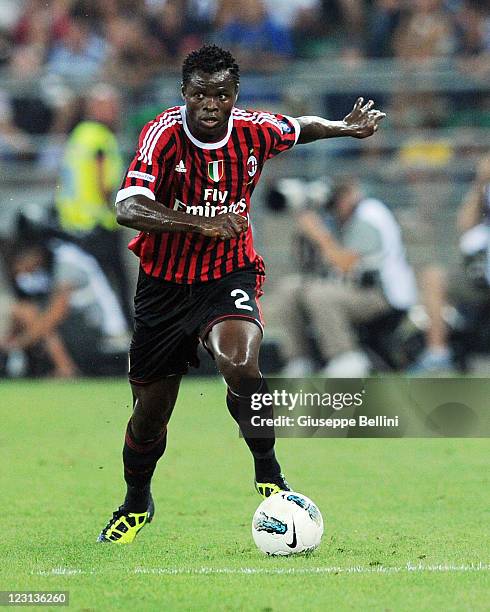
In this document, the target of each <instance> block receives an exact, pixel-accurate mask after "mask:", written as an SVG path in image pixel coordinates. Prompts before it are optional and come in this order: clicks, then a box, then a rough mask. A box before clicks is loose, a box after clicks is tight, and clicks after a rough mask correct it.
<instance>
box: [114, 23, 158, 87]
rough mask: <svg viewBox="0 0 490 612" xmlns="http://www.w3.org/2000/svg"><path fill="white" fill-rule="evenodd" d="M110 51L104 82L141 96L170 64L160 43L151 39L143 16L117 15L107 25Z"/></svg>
mask: <svg viewBox="0 0 490 612" xmlns="http://www.w3.org/2000/svg"><path fill="white" fill-rule="evenodd" d="M106 35H107V41H108V44H109V52H108V54H107V57H106V61H105V63H104V66H103V71H102V75H103V77H104V78H105V80H107V81H110V82H111V83H112V84H114V85H117V86H119V87H121V88H124V89H125V90H129V92H130V93H132V94H133V95H136V96H138V95H140V94H141V93H142V92H143V91H144V89H145V87H146V86H147V85H148V83H149V80H150V79H151V78H152V77H154V76H156V75H157V74H158V73H159V71H160V70H161V69H162V66H165V63H166V62H167V61H168V56H167V55H166V51H165V49H163V47H162V46H161V43H159V42H158V41H155V40H154V39H152V38H151V37H150V34H149V32H148V28H147V26H146V24H145V21H144V19H143V17H142V16H140V15H126V14H122V15H118V16H117V17H115V18H113V19H111V20H110V21H109V22H108V23H107V24H106Z"/></svg>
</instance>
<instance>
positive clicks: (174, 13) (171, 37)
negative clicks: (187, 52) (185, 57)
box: [147, 0, 185, 66]
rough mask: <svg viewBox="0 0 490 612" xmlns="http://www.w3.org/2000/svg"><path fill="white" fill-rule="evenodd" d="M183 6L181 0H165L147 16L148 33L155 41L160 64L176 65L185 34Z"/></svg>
mask: <svg viewBox="0 0 490 612" xmlns="http://www.w3.org/2000/svg"><path fill="white" fill-rule="evenodd" d="M184 11H185V6H184V3H183V2H182V1H181V0H167V2H165V4H164V5H163V7H161V8H160V10H159V11H158V12H156V13H155V14H154V15H152V16H151V17H148V18H147V28H148V32H149V34H150V35H151V36H152V37H153V38H154V39H155V41H157V43H158V45H159V47H160V49H159V53H160V54H161V55H162V64H165V63H171V64H174V65H175V66H176V65H177V60H179V59H180V51H181V48H182V46H183V38H184V35H185V14H184Z"/></svg>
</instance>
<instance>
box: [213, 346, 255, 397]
mask: <svg viewBox="0 0 490 612" xmlns="http://www.w3.org/2000/svg"><path fill="white" fill-rule="evenodd" d="M216 364H217V366H218V370H219V371H220V373H221V375H222V376H223V378H224V379H225V381H226V384H227V385H228V386H229V387H230V388H231V389H232V390H233V391H235V392H237V393H240V391H241V390H242V391H243V387H244V385H247V383H248V382H251V381H254V380H258V379H259V378H260V371H259V367H258V364H257V362H256V360H255V359H250V358H249V357H245V356H243V357H241V356H240V355H234V356H230V355H220V356H219V357H217V358H216Z"/></svg>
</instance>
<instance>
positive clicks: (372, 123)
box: [344, 98, 386, 138]
mask: <svg viewBox="0 0 490 612" xmlns="http://www.w3.org/2000/svg"><path fill="white" fill-rule="evenodd" d="M373 106H374V102H373V101H372V100H369V101H368V102H367V103H366V104H364V98H357V101H356V103H355V104H354V108H353V109H352V110H351V112H350V113H349V114H348V115H346V116H345V117H344V124H345V125H346V126H347V127H348V128H349V133H350V136H353V137H354V138H367V137H368V136H372V135H373V134H374V133H375V132H376V131H377V129H378V127H379V122H380V121H381V120H382V119H384V118H385V117H386V114H385V113H382V112H381V111H379V110H377V109H375V108H373Z"/></svg>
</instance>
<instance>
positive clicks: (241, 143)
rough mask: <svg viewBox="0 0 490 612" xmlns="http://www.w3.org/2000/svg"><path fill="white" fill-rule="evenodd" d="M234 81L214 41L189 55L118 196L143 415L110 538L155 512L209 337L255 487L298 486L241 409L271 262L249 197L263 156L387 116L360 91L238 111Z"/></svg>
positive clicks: (137, 396) (361, 128) (131, 534)
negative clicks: (257, 245)
mask: <svg viewBox="0 0 490 612" xmlns="http://www.w3.org/2000/svg"><path fill="white" fill-rule="evenodd" d="M238 90H239V68H238V66H237V64H236V62H235V60H234V58H233V57H232V56H231V55H230V53H229V52H227V51H225V50H223V49H220V48H219V47H216V46H214V45H210V46H204V47H202V48H201V49H199V50H197V51H194V52H192V53H190V54H189V55H188V56H187V58H186V59H185V61H184V64H183V71H182V96H183V99H184V102H185V104H184V105H183V106H176V107H174V108H170V109H168V110H166V111H165V112H163V113H162V114H161V115H158V116H157V117H156V119H155V120H154V121H151V122H150V123H148V124H147V125H146V126H145V127H144V128H143V131H142V132H141V135H140V139H139V144H138V149H137V152H136V155H135V157H134V159H133V161H132V162H131V164H130V166H129V169H128V171H127V173H126V177H125V179H124V182H123V184H122V188H121V190H120V191H119V193H118V194H117V197H116V206H117V219H118V221H119V223H121V224H122V225H126V226H127V227H131V228H134V229H136V230H139V232H140V233H139V234H138V236H137V237H136V238H135V239H134V240H133V241H132V242H131V243H130V245H129V246H130V249H131V250H132V251H133V252H134V253H135V254H136V255H137V256H138V257H139V258H140V264H141V266H140V272H139V278H138V285H137V289H136V297H135V327H134V335H133V339H132V342H131V347H130V353H129V357H130V366H129V381H130V383H131V388H132V393H133V414H132V416H131V418H130V420H129V423H128V426H127V430H126V438H125V443H124V449H123V463H124V478H125V481H126V484H127V494H126V498H125V500H124V502H123V504H122V505H121V506H120V507H119V508H118V509H117V510H116V511H115V512H114V513H113V516H112V518H111V519H110V521H109V522H108V524H107V525H106V527H105V528H104V529H103V530H102V532H101V533H100V535H99V538H98V540H99V541H100V542H118V543H127V542H132V541H133V540H134V538H135V536H136V534H137V533H138V532H139V531H140V530H141V529H142V527H143V526H144V525H145V524H146V523H149V522H150V521H151V520H152V518H153V514H154V504H153V500H152V496H151V492H150V482H151V478H152V475H153V472H154V470H155V467H156V464H157V461H158V460H159V459H160V457H161V456H162V455H163V453H164V452H165V447H166V443H167V424H168V422H169V419H170V416H171V414H172V410H173V407H174V404H175V401H176V398H177V394H178V391H179V385H180V381H181V378H182V375H184V374H185V373H186V372H187V370H188V367H189V365H197V364H198V361H197V357H196V349H197V346H198V343H199V342H201V343H202V344H203V345H204V347H205V348H206V349H207V350H208V351H209V352H210V353H211V355H212V356H213V358H214V360H215V362H216V366H217V368H218V370H219V372H220V373H221V375H222V376H223V378H224V379H225V382H226V384H227V385H228V392H227V396H226V402H227V405H228V409H229V411H230V413H231V415H232V417H233V418H234V419H235V420H236V421H237V422H238V423H239V425H242V432H243V433H244V437H245V441H246V443H247V445H248V447H249V448H250V451H251V453H252V456H253V459H254V464H255V486H256V489H257V491H258V492H259V494H261V495H263V496H264V497H268V496H269V495H271V494H273V493H277V492H278V491H280V490H289V487H288V485H287V482H286V481H285V479H284V476H283V475H282V473H281V468H280V465H279V463H278V461H277V459H276V456H275V453H274V442H275V439H274V431H273V429H272V428H271V430H269V431H268V432H267V431H266V432H265V435H264V431H262V432H261V437H259V438H254V437H251V436H250V435H247V432H246V431H245V428H244V427H243V423H244V419H243V416H242V418H241V416H240V415H243V414H247V411H249V410H250V401H251V400H250V396H251V395H252V393H254V392H257V391H260V390H261V389H262V387H263V382H262V378H261V373H260V370H259V365H258V356H259V347H260V343H261V340H262V332H263V326H262V317H261V313H260V307H259V304H258V299H259V298H260V296H261V295H262V284H263V281H264V263H263V260H262V258H261V257H260V255H258V254H257V253H256V252H255V250H254V246H253V238H252V229H251V226H250V223H249V212H250V198H251V196H252V193H253V191H254V189H255V186H256V185H257V182H258V180H259V177H260V173H261V171H262V167H263V165H264V163H265V161H266V160H267V159H270V158H272V157H274V156H275V155H278V154H279V153H281V152H282V151H287V150H288V149H290V148H291V147H293V146H294V145H295V144H297V143H300V144H303V143H308V142H312V141H314V140H318V139H320V138H332V137H335V136H353V137H355V138H365V137H367V136H371V135H372V134H374V132H376V130H377V129H378V125H379V122H380V120H381V119H382V118H383V117H384V116H385V115H384V113H382V112H380V111H378V110H375V109H374V108H373V106H374V103H373V101H372V100H369V102H367V103H366V104H364V101H363V99H362V98H359V99H358V100H357V102H356V103H355V105H354V108H353V109H352V111H351V112H350V113H349V114H348V115H347V116H346V117H345V118H344V119H343V121H328V120H326V119H323V118H320V117H299V118H297V119H294V118H292V117H288V116H286V115H280V114H271V113H267V112H259V111H249V110H242V109H239V108H236V107H235V102H236V100H237V97H238ZM250 381H256V385H255V388H251V386H252V385H251V382H250Z"/></svg>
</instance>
